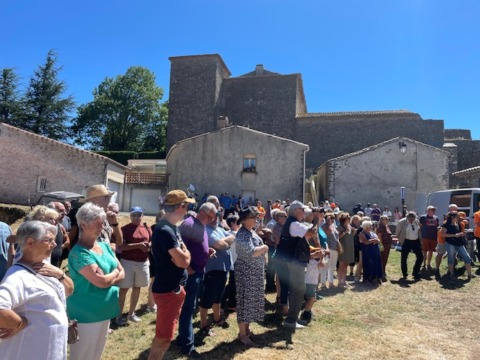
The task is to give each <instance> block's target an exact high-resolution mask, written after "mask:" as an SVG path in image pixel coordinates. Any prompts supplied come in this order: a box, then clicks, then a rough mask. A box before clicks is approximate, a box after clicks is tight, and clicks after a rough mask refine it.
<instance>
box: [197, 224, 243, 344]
mask: <svg viewBox="0 0 480 360" xmlns="http://www.w3.org/2000/svg"><path fill="white" fill-rule="evenodd" d="M219 217H220V216H219ZM218 224H219V222H218V221H217V219H212V220H211V221H210V222H209V223H208V224H207V234H208V245H209V246H210V247H212V248H214V249H215V251H216V254H215V256H214V257H211V258H209V259H208V261H207V264H206V266H205V275H204V277H203V291H202V295H201V297H200V306H199V308H200V327H201V332H202V334H203V335H208V334H209V327H208V322H207V315H208V309H210V308H211V309H213V321H214V322H215V323H217V324H218V325H223V320H222V318H221V315H220V304H221V302H222V298H223V294H224V292H225V285H226V283H227V275H228V273H229V272H230V271H231V270H233V267H232V257H231V251H230V247H231V245H232V244H233V242H234V241H235V235H232V234H230V233H228V232H227V231H225V230H224V229H223V228H222V227H221V226H220V225H218Z"/></svg>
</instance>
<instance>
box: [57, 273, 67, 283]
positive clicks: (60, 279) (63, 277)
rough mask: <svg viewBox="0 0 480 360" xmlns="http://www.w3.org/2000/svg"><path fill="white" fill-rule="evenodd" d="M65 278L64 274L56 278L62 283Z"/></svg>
mask: <svg viewBox="0 0 480 360" xmlns="http://www.w3.org/2000/svg"><path fill="white" fill-rule="evenodd" d="M65 276H67V275H66V274H65V273H63V274H62V276H60V277H59V278H58V281H62V280H63V279H65Z"/></svg>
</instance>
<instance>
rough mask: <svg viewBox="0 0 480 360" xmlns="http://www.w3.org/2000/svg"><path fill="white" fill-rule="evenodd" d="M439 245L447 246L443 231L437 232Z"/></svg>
mask: <svg viewBox="0 0 480 360" xmlns="http://www.w3.org/2000/svg"><path fill="white" fill-rule="evenodd" d="M437 243H439V244H445V238H444V237H443V234H442V229H440V230H438V231H437Z"/></svg>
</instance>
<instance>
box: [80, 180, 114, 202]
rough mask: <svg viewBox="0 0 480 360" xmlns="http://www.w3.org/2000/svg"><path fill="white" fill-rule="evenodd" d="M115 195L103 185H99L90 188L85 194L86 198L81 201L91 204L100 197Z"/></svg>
mask: <svg viewBox="0 0 480 360" xmlns="http://www.w3.org/2000/svg"><path fill="white" fill-rule="evenodd" d="M113 194H115V193H114V192H113V191H108V189H107V187H106V186H105V185H103V184H97V185H92V186H90V187H89V188H88V189H87V191H86V192H85V198H84V199H81V202H89V201H90V200H91V199H94V198H96V197H99V196H112V195H113Z"/></svg>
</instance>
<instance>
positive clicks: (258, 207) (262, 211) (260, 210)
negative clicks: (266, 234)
mask: <svg viewBox="0 0 480 360" xmlns="http://www.w3.org/2000/svg"><path fill="white" fill-rule="evenodd" d="M257 210H258V217H259V218H260V219H263V217H264V216H265V209H264V208H263V207H262V206H257Z"/></svg>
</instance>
